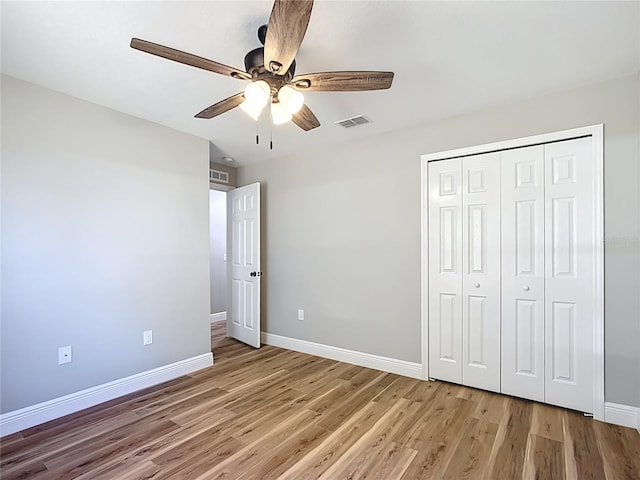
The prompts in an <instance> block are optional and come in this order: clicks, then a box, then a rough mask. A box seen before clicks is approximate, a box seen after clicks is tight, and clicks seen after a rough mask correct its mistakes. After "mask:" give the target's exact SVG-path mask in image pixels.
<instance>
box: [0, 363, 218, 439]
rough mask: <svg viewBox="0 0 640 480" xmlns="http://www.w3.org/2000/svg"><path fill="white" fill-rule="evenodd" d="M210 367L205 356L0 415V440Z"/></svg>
mask: <svg viewBox="0 0 640 480" xmlns="http://www.w3.org/2000/svg"><path fill="white" fill-rule="evenodd" d="M211 365H213V354H212V353H210V352H209V353H205V354H202V355H198V356H197V357H192V358H188V359H186V360H182V361H180V362H176V363H171V364H169V365H164V366H162V367H158V368H154V369H152V370H147V371H146V372H141V373H137V374H135V375H131V376H129V377H125V378H120V379H118V380H114V381H112V382H108V383H103V384H102V385H97V386H95V387H91V388H87V389H85V390H81V391H79V392H75V393H71V394H69V395H65V396H64V397H59V398H54V399H53V400H48V401H46V402H42V403H38V404H36V405H31V406H29V407H25V408H21V409H20V410H14V411H13V412H7V413H3V414H2V415H0V436H5V435H9V434H11V433H15V432H19V431H21V430H24V429H25V428H30V427H33V426H35V425H39V424H41V423H44V422H48V421H50V420H54V419H56V418H60V417H63V416H65V415H69V414H70V413H74V412H78V411H80V410H83V409H85V408H89V407H93V406H94V405H98V404H99V403H102V402H106V401H108V400H112V399H114V398H117V397H121V396H122V395H127V394H129V393H132V392H135V391H137V390H141V389H143V388H147V387H151V386H153V385H157V384H159V383H162V382H166V381H168V380H173V379H174V378H178V377H181V376H182V375H187V374H189V373H191V372H195V371H196V370H200V369H203V368H206V367H210V366H211Z"/></svg>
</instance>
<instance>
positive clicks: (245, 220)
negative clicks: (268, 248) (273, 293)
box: [227, 183, 262, 348]
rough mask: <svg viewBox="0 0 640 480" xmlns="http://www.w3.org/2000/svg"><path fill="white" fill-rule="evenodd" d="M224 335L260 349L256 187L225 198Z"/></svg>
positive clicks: (258, 194)
mask: <svg viewBox="0 0 640 480" xmlns="http://www.w3.org/2000/svg"><path fill="white" fill-rule="evenodd" d="M227 245H228V248H229V254H228V255H227V259H230V261H229V262H228V269H227V272H228V275H229V284H228V289H227V291H228V301H227V335H228V336H230V337H233V338H235V339H237V340H240V341H241V342H244V343H246V344H248V345H251V346H252V347H255V348H260V280H261V276H262V272H261V271H260V184H259V183H253V184H251V185H247V186H245V187H239V188H236V189H234V190H231V191H229V193H228V194H227Z"/></svg>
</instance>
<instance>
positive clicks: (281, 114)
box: [271, 102, 293, 125]
mask: <svg viewBox="0 0 640 480" xmlns="http://www.w3.org/2000/svg"><path fill="white" fill-rule="evenodd" d="M292 118H293V115H291V113H290V112H289V111H288V110H287V107H286V106H285V105H284V104H283V103H280V102H274V103H272V104H271V121H272V122H273V124H274V125H282V124H284V123H287V122H288V121H290V120H291V119H292Z"/></svg>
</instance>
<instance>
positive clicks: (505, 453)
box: [491, 398, 533, 478]
mask: <svg viewBox="0 0 640 480" xmlns="http://www.w3.org/2000/svg"><path fill="white" fill-rule="evenodd" d="M532 409H533V406H532V402H529V401H526V400H519V399H516V398H510V399H509V407H508V411H507V415H508V417H507V418H508V420H507V423H506V427H505V435H504V438H503V440H502V444H501V445H500V447H499V448H498V451H497V455H496V458H495V462H494V464H493V471H492V474H491V476H492V478H522V475H523V471H524V459H525V451H526V446H527V442H528V438H529V431H530V430H531V413H532Z"/></svg>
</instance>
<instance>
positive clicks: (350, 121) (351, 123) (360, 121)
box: [336, 115, 371, 128]
mask: <svg viewBox="0 0 640 480" xmlns="http://www.w3.org/2000/svg"><path fill="white" fill-rule="evenodd" d="M365 123H371V120H369V119H368V118H367V117H365V116H364V115H358V116H357V117H351V118H347V119H346V120H340V121H338V122H336V125H340V126H341V127H344V128H351V127H357V126H358V125H364V124H365Z"/></svg>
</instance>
